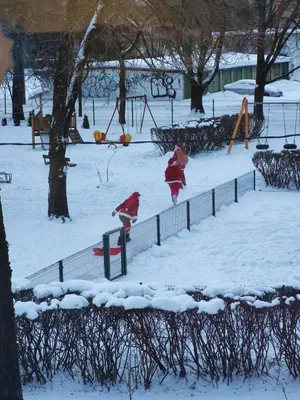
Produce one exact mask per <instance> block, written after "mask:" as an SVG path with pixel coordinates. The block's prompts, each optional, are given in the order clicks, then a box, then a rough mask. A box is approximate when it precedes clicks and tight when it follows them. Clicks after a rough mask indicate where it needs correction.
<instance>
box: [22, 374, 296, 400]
mask: <svg viewBox="0 0 300 400" xmlns="http://www.w3.org/2000/svg"><path fill="white" fill-rule="evenodd" d="M131 396H132V397H130V395H129V391H128V390H126V388H125V387H124V386H122V387H120V386H116V387H113V388H112V389H110V391H109V392H108V391H107V390H106V389H103V388H102V389H101V388H99V387H97V386H93V387H91V386H89V385H87V386H82V385H81V384H79V383H73V382H70V381H68V380H67V377H66V376H63V375H62V376H59V377H57V378H56V379H55V382H54V383H52V384H47V385H45V386H40V385H27V386H25V388H24V400H57V399H58V398H61V399H64V400H71V399H72V400H74V399H75V400H104V399H105V400H130V399H132V400H140V399H143V400H174V399H176V400H187V399H203V400H241V399H243V400H254V399H255V400H298V398H299V381H295V380H292V379H290V378H287V377H285V376H284V373H283V372H282V371H279V372H278V374H277V375H276V377H275V378H271V377H265V378H262V379H255V378H253V379H249V380H246V381H243V380H241V379H238V378H237V379H236V380H235V382H234V383H232V384H230V385H229V386H227V385H226V383H223V382H221V383H219V385H218V386H215V387H213V386H212V385H211V384H209V383H207V382H204V381H198V382H195V381H194V380H193V379H191V380H188V381H186V380H184V381H182V380H179V379H173V378H169V379H168V378H167V379H165V380H164V382H163V383H162V384H161V385H160V384H159V382H157V383H156V384H153V385H152V387H151V389H150V390H148V391H144V390H143V389H139V390H137V391H134V392H133V393H131Z"/></svg>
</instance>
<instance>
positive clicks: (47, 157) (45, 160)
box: [43, 154, 77, 168]
mask: <svg viewBox="0 0 300 400" xmlns="http://www.w3.org/2000/svg"><path fill="white" fill-rule="evenodd" d="M43 159H44V164H45V165H49V164H50V156H49V154H43ZM65 163H66V166H67V167H69V168H73V167H76V165H77V164H75V163H71V162H70V158H68V157H66V158H65Z"/></svg>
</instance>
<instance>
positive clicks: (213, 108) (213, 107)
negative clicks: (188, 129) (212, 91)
mask: <svg viewBox="0 0 300 400" xmlns="http://www.w3.org/2000/svg"><path fill="white" fill-rule="evenodd" d="M212 112H213V118H215V99H213V101H212Z"/></svg>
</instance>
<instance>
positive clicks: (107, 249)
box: [103, 233, 110, 280]
mask: <svg viewBox="0 0 300 400" xmlns="http://www.w3.org/2000/svg"><path fill="white" fill-rule="evenodd" d="M103 251H104V276H105V278H106V279H108V280H110V244H109V234H107V233H105V234H104V235H103Z"/></svg>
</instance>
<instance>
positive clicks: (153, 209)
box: [0, 81, 300, 400]
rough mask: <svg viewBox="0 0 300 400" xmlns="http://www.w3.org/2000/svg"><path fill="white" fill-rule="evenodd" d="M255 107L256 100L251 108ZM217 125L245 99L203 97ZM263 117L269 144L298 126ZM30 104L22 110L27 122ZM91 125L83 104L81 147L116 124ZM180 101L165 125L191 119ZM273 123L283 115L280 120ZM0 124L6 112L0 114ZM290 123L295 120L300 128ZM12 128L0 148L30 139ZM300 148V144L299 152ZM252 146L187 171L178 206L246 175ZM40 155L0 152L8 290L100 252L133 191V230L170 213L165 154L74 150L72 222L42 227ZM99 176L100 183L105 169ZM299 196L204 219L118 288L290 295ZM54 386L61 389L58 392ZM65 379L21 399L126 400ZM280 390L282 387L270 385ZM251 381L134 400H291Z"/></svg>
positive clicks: (104, 119) (260, 198)
mask: <svg viewBox="0 0 300 400" xmlns="http://www.w3.org/2000/svg"><path fill="white" fill-rule="evenodd" d="M274 85H276V86H277V87H278V88H280V89H281V90H282V91H283V93H284V96H283V98H280V101H287V102H288V101H299V92H300V91H299V89H300V83H297V82H289V81H283V82H278V83H275V84H274ZM248 98H249V101H253V96H249V97H248ZM213 100H214V107H215V113H216V114H225V113H228V114H229V113H232V112H238V111H239V109H240V106H241V101H242V96H240V95H237V94H235V93H222V92H220V93H216V94H214V95H207V96H205V107H206V110H207V113H208V115H212V104H213ZM267 100H268V101H270V102H272V104H273V103H274V104H275V103H277V106H271V107H270V126H271V127H272V129H271V130H270V132H269V134H272V135H273V134H275V135H279V134H283V133H284V124H283V116H284V115H285V117H286V131H287V133H291V132H292V131H293V129H294V125H295V117H296V107H295V106H291V107H290V108H288V107H287V108H286V109H285V110H283V109H282V108H281V105H280V104H278V103H280V101H279V100H278V99H272V98H268V99H267ZM34 106H35V103H34V101H33V102H32V103H28V105H27V106H26V107H27V108H26V110H27V115H28V111H29V110H31V109H32V108H33V107H34ZM95 106H96V124H95V126H93V125H92V121H93V119H92V103H91V101H87V102H86V103H85V105H84V112H85V113H87V114H88V116H89V120H90V125H91V129H89V130H84V129H82V128H81V127H80V125H81V119H78V127H79V131H80V133H81V135H82V136H83V139H84V140H85V141H92V140H93V138H92V133H93V130H94V129H99V130H101V131H105V129H106V127H107V125H108V121H109V119H110V117H111V114H112V112H113V108H114V104H112V103H111V104H108V105H107V104H103V103H100V102H97V101H96V102H95ZM189 106H190V104H189V101H182V102H174V122H185V121H187V120H189V119H192V118H194V117H195V116H194V115H191V114H190V111H189ZM150 107H151V110H152V112H153V115H154V117H155V119H156V121H157V124H158V125H159V126H160V125H168V124H170V122H171V112H170V103H169V102H152V103H150ZM279 111H280V112H279ZM48 112H51V105H50V103H46V104H45V105H44V113H48ZM0 116H2V117H3V105H2V104H1V107H0ZM116 119H117V118H115V121H114V123H113V125H112V127H111V129H110V132H109V134H108V138H109V139H115V138H118V137H119V135H120V134H121V130H120V128H119V126H118V124H117V121H116ZM298 121H299V120H298ZM8 123H9V125H8V126H6V127H1V128H0V141H1V143H5V142H10V143H20V142H22V143H29V142H30V140H31V128H30V127H27V126H26V124H25V122H23V123H22V126H20V127H14V126H13V124H12V121H11V120H10V119H9V120H8ZM151 127H153V123H152V121H151V119H150V118H149V115H148V114H146V121H145V125H144V131H143V133H142V134H141V135H140V134H139V133H137V132H136V130H135V128H128V130H127V131H128V132H130V133H131V134H132V136H133V140H149V139H150V128H151ZM283 143H284V141H283V139H275V140H272V141H270V148H274V149H280V148H282V146H283ZM299 144H300V140H299ZM255 145H256V141H253V142H250V148H249V150H245V149H244V147H243V145H235V146H234V147H233V150H232V153H231V154H230V155H226V150H227V149H222V150H220V151H217V152H212V153H208V154H200V155H199V156H197V157H193V158H191V159H190V162H189V164H188V167H187V170H186V176H187V183H188V186H187V187H186V188H185V189H184V190H182V191H181V193H180V199H179V200H180V201H182V200H185V199H187V198H190V197H193V196H195V195H197V194H199V193H201V192H204V191H206V190H208V189H211V188H213V187H215V186H217V185H219V184H221V183H224V182H226V181H228V180H230V179H232V178H235V177H237V176H239V175H241V174H243V173H246V172H249V171H251V170H253V164H252V161H251V158H252V155H253V154H254V152H255V151H256V149H255ZM44 153H45V152H44V151H42V149H41V148H40V147H39V146H37V148H36V149H35V150H33V149H32V148H31V146H14V145H9V146H0V170H1V171H6V172H11V173H12V174H13V181H12V183H11V184H2V185H1V198H2V205H3V213H4V219H5V227H6V234H7V240H8V242H9V251H10V261H11V267H12V270H13V279H14V280H16V279H18V278H24V277H26V276H28V275H30V274H31V273H33V272H36V271H38V270H39V269H41V268H44V267H46V266H48V265H50V264H51V263H53V262H55V261H57V260H59V259H62V258H64V257H67V256H69V255H71V254H73V253H74V252H77V251H79V250H81V249H84V248H86V247H88V246H90V245H93V244H94V243H97V242H98V241H99V240H101V235H102V234H103V233H104V232H105V231H107V230H109V229H112V228H115V227H117V226H119V221H118V219H116V218H112V217H111V212H112V210H113V209H114V208H115V207H116V206H117V205H118V204H119V203H120V202H121V201H123V200H124V199H125V198H126V197H127V196H128V195H129V194H131V193H132V192H133V191H136V190H137V191H139V192H140V193H141V194H142V197H141V206H140V212H139V221H142V220H144V219H147V218H149V217H151V216H153V215H155V214H157V213H159V212H161V211H162V210H164V209H166V208H168V207H170V206H171V201H170V195H169V188H168V186H167V185H166V184H165V183H164V170H165V168H166V165H167V160H168V158H169V156H170V154H167V155H165V156H161V155H160V154H159V152H158V150H157V149H155V147H154V146H153V145H152V144H132V145H130V146H129V147H123V146H119V147H118V150H117V152H116V153H115V154H114V150H113V149H111V148H107V146H96V145H74V146H73V145H71V146H69V147H68V149H67V156H68V157H70V158H71V161H72V162H75V163H77V167H76V168H72V169H69V172H68V200H69V209H70V214H71V217H72V222H70V223H65V224H62V223H60V222H57V221H48V218H47V196H48V182H47V178H48V166H45V165H44V163H43V159H42V154H44ZM112 156H113V158H112V159H111V161H110V164H109V168H108V182H107V166H108V162H109V160H110V158H111V157H112ZM95 164H96V165H97V167H98V168H99V170H100V172H101V175H102V180H103V183H102V184H100V187H99V188H97V186H99V179H98V176H97V171H96V168H95ZM299 202H300V200H299V198H298V193H295V192H292V191H280V190H270V189H264V188H263V190H262V191H257V192H251V193H249V194H246V195H245V196H244V197H243V198H242V199H240V202H239V203H238V204H233V205H231V206H229V207H227V208H226V207H224V208H222V210H221V211H220V212H219V213H218V214H217V218H213V217H210V218H208V219H207V220H205V221H203V222H201V224H199V225H198V226H193V227H192V231H191V232H187V231H183V232H181V233H180V234H179V235H178V236H177V237H174V238H171V239H169V240H168V241H166V242H165V243H163V245H162V246H161V247H153V248H152V249H150V250H149V251H148V252H146V253H144V254H140V255H138V256H137V257H136V258H135V259H134V261H133V262H132V263H131V264H130V265H129V267H128V275H127V276H126V277H123V278H122V280H121V281H122V282H123V281H135V282H140V281H142V282H144V283H149V282H151V283H152V284H153V285H154V284H155V285H163V284H176V283H186V284H189V283H193V284H195V285H210V286H220V284H224V285H225V284H229V283H231V284H235V285H272V284H273V285H275V284H283V283H285V284H288V283H290V284H291V283H293V282H294V283H298V284H299V280H300V268H299V262H298V258H299V256H298V253H299V252H298V247H297V243H298V242H297V238H298V237H299V230H300V223H298V221H299V211H298V210H299V205H300V204H299ZM60 379H61V381H63V382H64V383H63V385H62V384H61V383H60V381H59V380H60ZM66 379H67V378H66V377H63V376H60V378H59V379H58V380H57V381H56V382H55V384H54V385H53V386H52V385H48V386H46V387H42V388H40V387H39V388H34V387H26V388H25V399H26V400H28V399H31V398H32V399H34V398H36V399H45V400H50V399H54V398H57V397H58V396H61V397H63V398H66V399H67V398H76V399H78V400H81V399H83V398H90V399H94V398H106V399H111V400H117V399H119V400H123V399H126V398H129V395H128V393H126V389H124V387H123V388H115V389H114V390H113V391H111V392H110V393H109V394H108V393H106V392H105V391H104V392H99V389H91V388H87V387H82V386H81V385H77V384H76V383H70V384H66ZM278 382H280V384H278ZM278 382H275V381H274V380H271V379H266V380H259V381H257V382H255V381H251V382H247V383H246V384H244V383H242V382H239V381H237V382H236V383H234V384H233V385H232V386H230V387H226V386H225V385H220V386H219V387H218V388H212V387H211V386H210V385H207V386H206V385H205V384H204V383H197V384H196V388H195V389H193V388H191V385H192V384H193V382H189V384H188V385H187V384H186V382H184V383H182V382H180V381H177V382H174V381H170V382H168V383H166V382H164V384H163V385H158V384H157V386H154V387H153V388H152V389H151V391H150V392H146V393H145V392H144V391H142V390H140V391H138V392H136V393H134V394H133V398H140V397H141V396H143V397H144V398H145V399H149V400H152V399H154V398H163V399H164V400H169V399H171V398H172V399H173V398H178V399H186V398H190V397H191V398H192V397H198V396H200V395H201V396H202V397H204V398H205V399H210V400H216V399H221V398H222V399H224V398H241V397H244V398H245V400H248V399H250V398H253V397H254V396H255V397H256V398H257V397H258V398H259V399H268V398H272V399H273V400H277V399H284V398H286V397H285V392H284V390H285V388H286V390H287V392H289V393H288V394H287V398H288V399H296V395H297V390H298V391H299V383H298V385H297V382H288V383H287V386H285V385H286V383H285V382H284V381H283V380H282V379H281V378H280V379H279V378H278Z"/></svg>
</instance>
